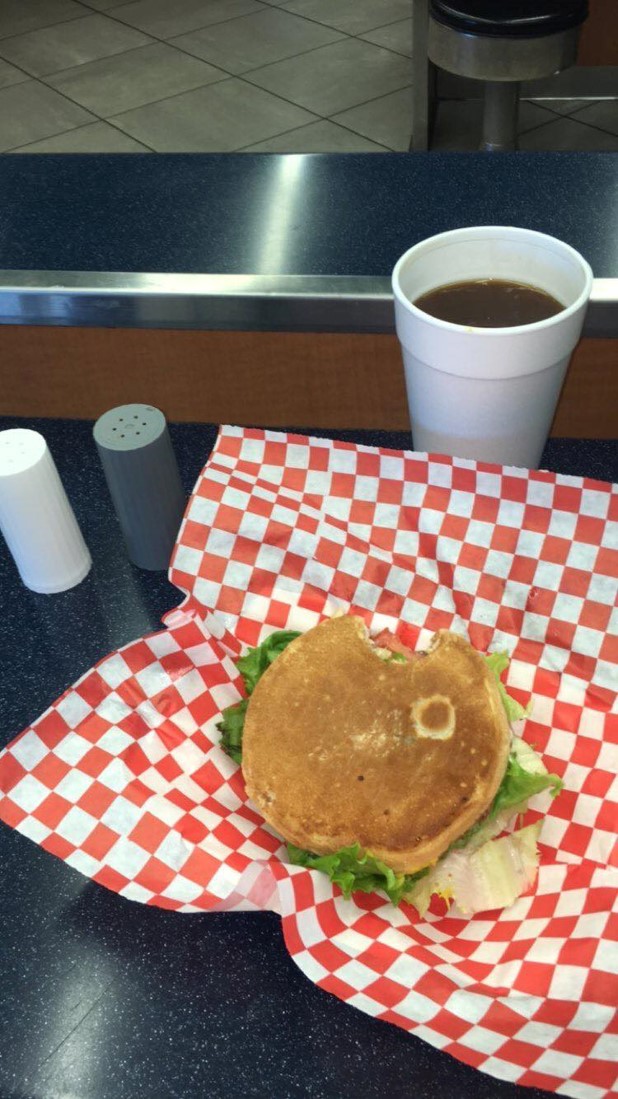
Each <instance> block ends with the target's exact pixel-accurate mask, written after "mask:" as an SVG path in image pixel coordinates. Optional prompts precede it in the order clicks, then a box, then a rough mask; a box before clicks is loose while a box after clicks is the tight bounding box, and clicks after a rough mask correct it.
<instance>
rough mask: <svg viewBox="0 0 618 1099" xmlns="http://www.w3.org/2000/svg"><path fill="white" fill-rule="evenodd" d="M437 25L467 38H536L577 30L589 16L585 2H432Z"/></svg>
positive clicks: (547, 0) (459, 0)
mask: <svg viewBox="0 0 618 1099" xmlns="http://www.w3.org/2000/svg"><path fill="white" fill-rule="evenodd" d="M430 10H431V14H432V16H433V18H434V19H437V21H438V22H439V23H444V24H445V25H446V26H447V27H452V29H453V30H457V31H463V32H464V33H466V34H484V35H488V36H492V37H496V38H538V37H541V36H542V35H546V34H558V33H559V32H560V31H566V30H569V29H570V28H571V27H577V26H579V25H580V24H581V23H583V22H584V20H585V19H586V16H587V15H588V3H587V0H431V5H430Z"/></svg>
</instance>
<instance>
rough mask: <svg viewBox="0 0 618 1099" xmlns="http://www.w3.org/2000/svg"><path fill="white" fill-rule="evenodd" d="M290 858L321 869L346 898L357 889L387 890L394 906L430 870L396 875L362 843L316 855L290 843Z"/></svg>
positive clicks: (367, 891)
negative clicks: (362, 845) (365, 849)
mask: <svg viewBox="0 0 618 1099" xmlns="http://www.w3.org/2000/svg"><path fill="white" fill-rule="evenodd" d="M287 849H288V857H289V860H290V862H291V863H293V865H294V866H307V867H308V868H309V869H310V870H321V871H322V873H324V874H327V875H328V877H329V878H330V880H331V881H332V882H334V884H335V885H338V886H339V888H340V889H341V892H342V893H343V895H344V897H346V898H348V897H350V896H351V895H352V893H355V892H362V893H375V892H376V891H378V890H380V891H381V892H383V893H386V895H387V897H388V899H389V900H390V901H392V903H393V904H394V905H398V904H399V903H400V901H401V899H402V898H403V897H404V895H405V894H406V893H408V892H409V891H410V890H411V889H412V886H413V885H414V883H415V882H416V881H418V880H419V878H422V877H423V876H424V875H425V874H427V873H428V869H427V870H420V871H419V872H418V873H417V874H396V873H395V871H394V870H391V868H390V866H387V865H386V863H385V862H382V861H381V859H376V858H375V857H374V856H373V855H370V854H369V853H368V852H366V851H363V850H362V848H361V847H360V844H358V843H353V844H352V845H351V846H350V847H340V848H339V850H338V851H335V852H334V853H333V854H332V855H313V854H312V853H311V851H304V850H303V849H302V847H295V846H294V844H293V843H288V844H287Z"/></svg>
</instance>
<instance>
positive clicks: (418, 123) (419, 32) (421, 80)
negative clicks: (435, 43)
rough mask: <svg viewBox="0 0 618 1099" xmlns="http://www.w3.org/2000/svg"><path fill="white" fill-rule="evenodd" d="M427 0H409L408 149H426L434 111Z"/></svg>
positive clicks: (429, 140) (417, 150)
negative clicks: (409, 79)
mask: <svg viewBox="0 0 618 1099" xmlns="http://www.w3.org/2000/svg"><path fill="white" fill-rule="evenodd" d="M428 27H429V0H412V136H411V138H410V151H415V152H426V151H427V149H428V148H429V145H430V143H431V131H432V128H433V119H434V114H435V86H436V67H435V65H434V64H433V63H432V62H431V61H430V60H429V56H428V53H427V37H428Z"/></svg>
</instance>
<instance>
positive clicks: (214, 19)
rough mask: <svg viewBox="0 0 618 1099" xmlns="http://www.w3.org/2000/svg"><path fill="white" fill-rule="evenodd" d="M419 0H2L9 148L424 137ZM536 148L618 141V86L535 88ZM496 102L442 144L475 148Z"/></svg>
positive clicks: (359, 145)
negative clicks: (578, 91)
mask: <svg viewBox="0 0 618 1099" xmlns="http://www.w3.org/2000/svg"><path fill="white" fill-rule="evenodd" d="M409 11H410V0H132V2H129V3H127V2H126V0H1V2H0V152H30V153H35V152H40V153H45V152H149V151H154V152H220V151H236V150H245V151H272V152H384V151H385V150H397V151H399V150H405V149H407V148H408V144H409V140H410V106H411V104H410V88H411V81H412V72H411V61H410V55H411V45H412V41H411V40H412V33H411V25H410V19H409ZM520 131H521V138H520V147H521V148H522V149H586V150H613V151H618V107H617V102H616V100H600V101H598V102H591V101H590V100H540V101H536V102H524V103H522V106H521V112H520ZM479 132H480V103H478V102H474V101H471V100H470V101H463V100H460V101H455V100H454V101H446V102H443V103H441V105H440V109H439V113H438V119H437V125H436V132H435V136H434V148H441V149H474V148H475V147H476V146H477V144H478V140H479Z"/></svg>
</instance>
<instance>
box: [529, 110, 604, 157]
mask: <svg viewBox="0 0 618 1099" xmlns="http://www.w3.org/2000/svg"><path fill="white" fill-rule="evenodd" d="M578 117H579V116H578ZM519 147H520V149H530V150H539V151H543V152H561V151H564V152H581V153H583V152H589V153H593V152H610V153H618V136H616V135H614V134H610V133H607V131H606V130H597V129H596V128H595V127H594V126H587V125H585V123H583V122H578V121H576V119H575V118H557V119H556V121H555V122H549V123H548V124H547V125H546V126H538V127H537V128H536V129H535V130H530V131H529V133H527V134H523V136H522V138H521V140H520V143H519Z"/></svg>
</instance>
